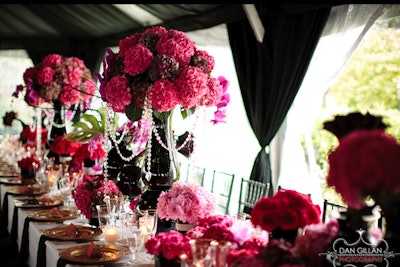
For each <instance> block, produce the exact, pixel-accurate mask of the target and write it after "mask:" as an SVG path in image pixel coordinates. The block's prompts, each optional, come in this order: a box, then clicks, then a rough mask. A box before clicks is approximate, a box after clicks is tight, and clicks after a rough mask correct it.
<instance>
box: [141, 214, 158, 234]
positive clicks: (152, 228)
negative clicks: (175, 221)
mask: <svg viewBox="0 0 400 267" xmlns="http://www.w3.org/2000/svg"><path fill="white" fill-rule="evenodd" d="M139 220H140V226H141V228H142V229H143V231H144V232H145V233H146V234H147V235H148V237H149V238H151V237H153V236H155V235H156V232H157V225H158V216H157V210H156V209H148V210H144V211H143V216H142V217H140V218H139Z"/></svg>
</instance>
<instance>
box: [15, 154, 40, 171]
mask: <svg viewBox="0 0 400 267" xmlns="http://www.w3.org/2000/svg"><path fill="white" fill-rule="evenodd" d="M18 167H20V168H21V169H25V170H34V169H35V168H36V169H37V168H39V167H40V161H39V160H38V159H37V158H36V156H35V155H30V156H27V157H24V158H22V159H20V160H18Z"/></svg>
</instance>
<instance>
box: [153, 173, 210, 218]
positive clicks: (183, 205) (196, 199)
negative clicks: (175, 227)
mask: <svg viewBox="0 0 400 267" xmlns="http://www.w3.org/2000/svg"><path fill="white" fill-rule="evenodd" d="M157 201H158V203H157V214H158V216H159V217H160V218H162V219H167V220H179V221H181V222H184V223H189V224H197V223H198V222H199V220H200V219H202V218H205V217H207V216H209V215H211V214H212V213H213V212H214V210H215V203H216V201H215V196H214V195H213V194H212V193H210V192H208V191H207V190H205V189H204V187H202V186H200V185H199V184H197V183H194V182H181V181H177V182H175V183H173V185H172V187H171V189H170V190H168V191H163V192H161V194H160V196H159V197H158V200H157Z"/></svg>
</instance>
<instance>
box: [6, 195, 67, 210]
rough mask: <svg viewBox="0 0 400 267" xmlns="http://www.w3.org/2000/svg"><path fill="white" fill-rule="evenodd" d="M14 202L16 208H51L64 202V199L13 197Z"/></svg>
mask: <svg viewBox="0 0 400 267" xmlns="http://www.w3.org/2000/svg"><path fill="white" fill-rule="evenodd" d="M14 204H15V206H16V207H18V208H52V207H57V206H60V205H62V204H64V201H63V200H62V199H59V198H44V197H32V198H29V199H15V200H14Z"/></svg>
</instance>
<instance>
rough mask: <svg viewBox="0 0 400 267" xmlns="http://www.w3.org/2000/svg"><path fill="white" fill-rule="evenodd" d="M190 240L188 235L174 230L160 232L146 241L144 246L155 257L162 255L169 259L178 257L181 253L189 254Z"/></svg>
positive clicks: (190, 252)
mask: <svg viewBox="0 0 400 267" xmlns="http://www.w3.org/2000/svg"><path fill="white" fill-rule="evenodd" d="M190 240H191V239H190V238H189V237H188V236H186V235H184V234H182V233H180V232H178V231H175V230H172V231H169V232H160V233H158V234H157V235H156V236H154V237H151V238H150V239H149V240H147V241H146V243H145V248H146V250H147V252H148V253H149V254H151V255H154V256H156V257H159V256H163V257H164V258H166V259H169V260H172V259H179V257H180V256H181V255H182V254H186V255H187V256H188V257H190V256H191V254H192V251H191V248H190V244H189V241H190Z"/></svg>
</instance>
